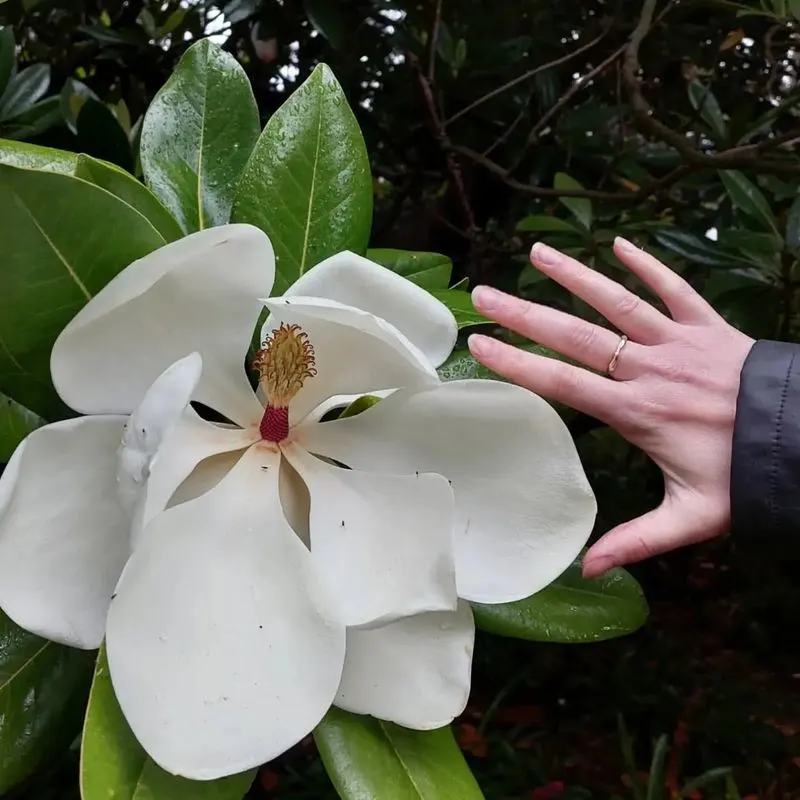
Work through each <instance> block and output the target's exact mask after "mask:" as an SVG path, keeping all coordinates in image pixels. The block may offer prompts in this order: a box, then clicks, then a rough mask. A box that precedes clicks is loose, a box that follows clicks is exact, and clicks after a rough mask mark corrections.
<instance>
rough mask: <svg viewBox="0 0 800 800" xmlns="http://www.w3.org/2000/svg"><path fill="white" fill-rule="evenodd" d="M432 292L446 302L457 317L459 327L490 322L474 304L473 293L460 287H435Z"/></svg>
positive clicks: (438, 298)
mask: <svg viewBox="0 0 800 800" xmlns="http://www.w3.org/2000/svg"><path fill="white" fill-rule="evenodd" d="M431 294H432V295H433V296H434V297H435V298H436V299H437V300H439V301H441V302H442V303H444V304H445V305H446V306H447V307H448V308H449V309H450V310H451V311H452V312H453V316H454V317H455V318H456V322H457V323H458V327H459V328H468V327H469V326H470V325H481V324H485V323H487V322H489V320H488V319H486V317H484V316H483V314H479V313H478V312H477V311H476V310H475V306H473V305H472V295H471V294H470V293H469V292H463V291H461V290H460V289H434V290H433V291H432V292H431Z"/></svg>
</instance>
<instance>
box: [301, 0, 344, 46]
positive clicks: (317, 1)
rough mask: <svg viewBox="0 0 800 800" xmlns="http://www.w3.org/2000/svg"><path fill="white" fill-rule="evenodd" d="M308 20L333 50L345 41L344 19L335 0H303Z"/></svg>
mask: <svg viewBox="0 0 800 800" xmlns="http://www.w3.org/2000/svg"><path fill="white" fill-rule="evenodd" d="M303 8H304V9H305V12H306V16H307V17H308V21H309V22H310V23H311V24H312V25H313V26H314V28H315V29H316V30H317V31H318V32H319V33H320V34H322V36H324V37H325V38H326V39H327V40H328V42H330V45H331V47H332V48H333V49H334V50H340V49H341V48H342V47H343V46H344V43H345V38H346V37H345V21H344V17H342V10H341V9H340V8H339V5H338V3H337V2H335V0H303Z"/></svg>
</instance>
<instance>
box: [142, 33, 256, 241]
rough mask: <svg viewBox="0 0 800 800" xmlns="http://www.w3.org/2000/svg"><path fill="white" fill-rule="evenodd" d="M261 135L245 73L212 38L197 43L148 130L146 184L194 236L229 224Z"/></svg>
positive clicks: (154, 109) (162, 95)
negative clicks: (238, 188)
mask: <svg viewBox="0 0 800 800" xmlns="http://www.w3.org/2000/svg"><path fill="white" fill-rule="evenodd" d="M259 129H260V123H259V117H258V108H257V107H256V101H255V98H254V97H253V90H252V89H251V88H250V81H249V80H248V79H247V75H245V72H244V70H243V69H242V68H241V66H239V64H238V62H237V61H236V59H235V58H234V57H233V56H232V55H230V53H226V52H225V51H224V50H222V49H221V48H220V47H219V46H218V45H216V44H214V43H213V42H212V41H210V40H209V39H201V40H200V41H199V42H197V43H196V44H194V45H192V46H191V47H190V48H189V49H188V50H187V51H186V53H185V54H184V56H183V58H181V60H180V61H179V62H178V66H177V67H176V68H175V72H173V73H172V76H171V77H170V78H169V80H168V81H167V82H166V83H165V84H164V87H163V88H162V89H161V91H159V92H158V94H157V95H156V96H155V99H154V100H153V102H152V103H151V104H150V107H149V108H148V109H147V113H146V114H145V118H144V123H143V125H142V134H141V144H140V159H141V163H142V170H143V171H144V177H145V181H146V183H147V184H148V186H149V187H150V188H151V189H152V190H153V192H154V194H155V195H156V196H157V197H158V198H159V199H160V200H161V202H162V203H163V204H164V205H165V206H166V207H167V208H168V209H169V211H170V212H171V213H172V214H173V216H174V217H175V218H176V219H177V220H178V222H179V223H180V226H181V228H182V229H183V230H184V231H185V232H186V233H191V232H193V231H198V230H202V229H203V228H210V227H212V226H214V225H224V224H225V223H226V222H228V220H229V217H230V212H231V205H232V204H233V198H234V193H235V191H236V185H237V183H238V181H239V177H240V175H241V173H242V169H243V168H244V165H245V164H246V163H247V159H248V156H249V155H250V152H251V150H252V149H253V146H254V145H255V143H256V140H257V139H258V134H259Z"/></svg>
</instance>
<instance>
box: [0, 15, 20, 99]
mask: <svg viewBox="0 0 800 800" xmlns="http://www.w3.org/2000/svg"><path fill="white" fill-rule="evenodd" d="M16 65H17V53H16V42H15V41H14V29H13V28H12V27H11V26H10V25H6V27H4V28H0V98H2V96H3V94H4V93H5V90H6V87H7V86H8V82H9V81H10V80H11V76H12V75H13V74H14V69H15V67H16Z"/></svg>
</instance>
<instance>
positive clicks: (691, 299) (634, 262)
mask: <svg viewBox="0 0 800 800" xmlns="http://www.w3.org/2000/svg"><path fill="white" fill-rule="evenodd" d="M614 252H615V253H616V255H617V258H619V260H620V261H621V262H622V263H623V264H624V265H625V266H626V267H627V268H628V269H629V270H630V271H631V272H633V273H634V274H635V275H636V276H637V277H638V278H639V279H640V280H641V281H642V282H643V283H644V284H645V285H646V286H647V287H648V288H650V289H651V290H652V291H653V292H654V294H656V295H657V296H658V297H660V298H661V299H662V300H663V301H664V305H665V306H666V307H667V308H668V309H669V313H670V314H672V317H673V319H674V320H675V321H676V322H708V321H710V320H711V319H712V318H718V317H719V315H718V314H717V312H716V311H714V309H713V308H712V307H711V306H710V305H709V304H708V303H707V302H706V301H705V300H704V299H703V298H702V297H701V296H700V295H699V294H698V293H697V292H696V291H695V290H694V289H693V288H692V287H691V286H690V285H689V283H688V282H687V281H685V280H684V279H683V278H681V276H680V275H678V274H677V273H676V272H673V271H672V270H671V269H670V268H669V267H668V266H666V264H662V263H661V262H660V261H659V260H658V259H657V258H654V257H653V256H651V255H650V254H649V253H645V251H644V250H640V249H639V248H638V247H636V245H634V244H632V243H631V242H629V241H628V240H627V239H623V238H622V237H620V236H618V237H617V238H616V239H615V240H614Z"/></svg>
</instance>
